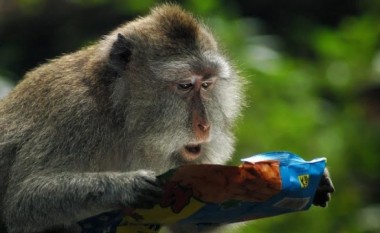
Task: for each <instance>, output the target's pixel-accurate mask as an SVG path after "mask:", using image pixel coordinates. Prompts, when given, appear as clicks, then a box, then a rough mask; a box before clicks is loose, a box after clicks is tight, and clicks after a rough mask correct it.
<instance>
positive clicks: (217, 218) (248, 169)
mask: <svg viewBox="0 0 380 233" xmlns="http://www.w3.org/2000/svg"><path fill="white" fill-rule="evenodd" d="M242 162H243V163H242V164H241V165H240V166H225V165H211V164H197V165H184V166H181V167H178V168H175V169H172V170H169V171H168V172H166V173H164V174H163V175H161V176H159V177H158V178H159V179H161V180H162V182H163V184H164V185H163V189H164V196H163V198H162V199H161V201H160V203H157V205H155V206H154V207H152V208H151V209H124V210H115V211H112V212H107V213H103V214H100V215H98V216H94V217H92V218H89V219H86V220H83V221H80V222H79V223H78V224H79V225H80V227H81V228H82V233H154V232H158V231H159V229H160V227H161V226H162V225H167V224H173V223H180V224H193V225H197V226H198V228H199V229H202V228H203V227H208V226H210V225H213V224H221V223H223V224H225V223H233V222H242V221H248V220H252V219H258V218H264V217H270V216H276V215H279V214H284V213H289V212H295V211H302V210H307V209H308V208H309V207H310V206H311V204H312V201H313V198H314V195H315V192H316V189H317V187H318V184H319V181H320V179H321V176H322V174H323V171H324V168H325V167H326V159H325V158H318V159H314V160H312V161H304V160H303V159H302V158H300V157H298V156H297V155H295V154H292V153H290V152H269V153H263V154H259V155H256V156H252V157H249V158H245V159H242Z"/></svg>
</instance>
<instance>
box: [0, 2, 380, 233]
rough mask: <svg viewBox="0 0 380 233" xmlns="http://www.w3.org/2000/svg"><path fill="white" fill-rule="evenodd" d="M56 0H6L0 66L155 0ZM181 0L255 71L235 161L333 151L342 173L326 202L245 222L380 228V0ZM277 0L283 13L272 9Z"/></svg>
mask: <svg viewBox="0 0 380 233" xmlns="http://www.w3.org/2000/svg"><path fill="white" fill-rule="evenodd" d="M51 2H52V1H50V2H49V1H44V0H18V1H6V0H0V76H3V77H8V78H10V79H13V80H17V79H19V78H20V76H21V74H22V73H24V72H25V71H26V70H27V69H30V68H32V67H34V66H36V65H37V64H39V63H42V62H43V61H44V59H47V58H52V57H54V56H58V55H59V54H60V53H62V52H70V51H72V50H75V49H77V48H78V47H80V46H83V45H85V44H88V43H91V42H92V41H94V40H95V39H96V38H98V37H99V36H100V35H102V34H104V33H106V32H107V31H109V30H111V29H112V28H113V27H115V26H116V25H118V24H119V23H121V22H123V21H124V20H125V19H130V18H133V17H135V16H136V15H139V14H143V13H145V12H146V11H147V9H148V8H150V7H151V6H152V5H154V4H156V3H157V2H155V1H153V0H146V1H122V0H115V1H106V0H71V1H69V0H67V1H64V0H61V1H56V2H54V4H52V3H51ZM178 2H179V3H181V4H182V5H183V6H184V7H185V8H186V9H189V10H191V11H193V12H194V13H195V14H197V15H199V16H202V17H204V18H205V21H206V23H207V24H208V25H209V26H210V28H211V29H212V30H213V31H214V32H215V34H216V35H217V37H218V38H219V41H220V42H221V44H222V46H223V47H224V49H225V51H227V52H226V53H227V54H229V56H230V58H231V60H232V61H234V64H235V65H236V66H237V67H238V68H239V69H240V70H241V75H242V76H243V77H245V78H246V79H248V81H249V85H248V86H247V87H246V93H247V102H248V103H247V104H248V107H247V108H246V110H245V111H244V116H243V117H242V118H241V119H240V121H239V125H238V126H237V138H238V143H237V146H236V148H237V151H236V156H235V158H234V160H233V161H232V162H231V163H235V164H236V163H238V160H239V158H241V157H246V156H249V155H251V154H254V153H258V152H263V151H273V150H289V151H292V152H295V153H298V154H300V155H302V156H303V157H304V158H306V159H311V158H313V157H318V156H325V157H327V158H328V165H329V167H330V171H331V175H332V177H333V179H334V182H335V185H336V190H337V192H336V193H335V194H334V195H333V200H332V202H331V203H330V205H329V208H327V209H321V208H316V207H314V208H311V209H310V211H308V212H303V213H294V214H288V215H283V216H279V217H274V218H268V219H262V220H257V221H253V222H251V223H248V224H246V225H245V226H243V227H242V228H241V229H240V230H237V231H236V232H252V233H254V232H284V233H286V232H289V233H290V232H292V233H293V232H305V231H307V232H334V233H335V232H338V233H351V232H352V233H355V232H367V233H370V232H380V226H379V223H378V222H379V221H378V216H379V212H380V191H379V188H378V184H380V172H379V170H380V156H379V155H380V14H378V12H379V9H380V3H379V1H360V3H359V2H355V1H343V2H344V3H342V1H330V2H327V1H321V2H319V3H318V4H319V5H318V7H319V8H316V9H315V11H313V9H314V8H315V7H314V5H315V4H316V3H315V2H314V3H311V2H310V1H306V2H308V3H306V2H302V1H297V0H293V1H290V2H289V4H288V5H286V6H283V5H282V4H281V5H279V6H278V7H277V8H276V7H275V5H274V6H273V4H270V3H273V2H272V1H267V2H266V3H264V1H257V5H256V6H255V1H250V3H248V1H222V0H210V1H202V0H194V1H190V0H182V1H178ZM252 2H253V4H252V5H253V6H252V7H251V6H250V4H251V3H252ZM287 2H288V1H287ZM301 2H302V3H301ZM297 4H298V5H297ZM308 4H309V5H308ZM313 4H314V5H313ZM324 4H325V5H324ZM329 4H330V5H329ZM331 4H336V5H333V6H331ZM339 4H341V5H342V6H343V5H344V6H345V7H342V8H339ZM345 4H346V5H345ZM297 6H299V9H298V8H297ZM282 7H283V8H284V9H283V8H282ZM287 7H288V8H287ZM334 7H335V8H334ZM47 9H50V10H51V11H49V10H47ZM302 9H304V11H303V10H302ZM331 9H340V11H333V10H331ZM342 9H346V10H342ZM281 10H282V11H281ZM280 11H281V12H282V13H281V15H280V16H279V17H282V18H283V19H284V20H283V21H279V20H275V19H274V18H275V17H274V16H273V15H271V14H275V13H276V14H278V12H280ZM52 12H54V13H52ZM250 12H251V14H250ZM260 12H268V14H267V15H265V14H263V13H260ZM294 12H301V13H297V14H294ZM302 12H303V13H302ZM1 15H2V16H1ZM258 16H260V17H258ZM104 19H107V20H104ZM285 19H286V20H285ZM25 25H27V26H26V27H27V28H25ZM58 25H59V26H58ZM28 28H29V29H31V31H28ZM25 58H28V59H26V60H25ZM0 78H1V77H0ZM0 85H1V87H3V89H5V87H6V84H5V82H0ZM1 90H2V88H0V91H1Z"/></svg>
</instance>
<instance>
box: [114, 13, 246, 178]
mask: <svg viewBox="0 0 380 233" xmlns="http://www.w3.org/2000/svg"><path fill="white" fill-rule="evenodd" d="M137 28H138V30H136V29H137ZM127 29H128V30H126V32H125V33H124V34H125V35H126V36H123V35H121V34H118V35H117V36H116V35H114V38H117V39H116V41H115V42H114V43H113V46H112V48H111V50H110V56H109V58H110V62H109V63H110V64H111V65H112V67H116V68H117V69H118V71H119V72H120V77H119V78H118V79H117V81H116V84H115V86H114V87H115V89H114V93H113V95H112V98H113V100H114V101H115V107H117V108H119V109H121V111H122V112H123V114H124V115H125V118H126V121H125V122H126V124H125V128H124V131H125V134H127V135H128V142H126V143H127V147H128V148H127V150H128V153H132V154H133V155H132V156H133V157H137V158H139V157H144V158H143V159H140V161H144V162H141V164H140V162H139V161H137V160H134V161H132V163H136V164H132V165H131V166H132V167H134V168H138V167H145V168H151V169H153V170H157V168H159V169H161V170H160V171H165V169H168V168H170V167H173V166H178V165H180V164H184V163H224V162H225V161H226V160H227V159H228V158H229V157H230V155H231V154H232V152H233V142H234V138H233V134H232V133H231V128H232V126H233V123H234V121H235V119H236V117H237V116H238V115H239V113H240V109H241V105H242V100H241V96H242V91H241V87H242V81H241V80H240V79H239V78H238V76H237V75H236V73H235V72H234V70H233V69H232V67H231V66H230V65H229V63H228V62H227V60H226V59H225V58H224V57H223V56H222V55H221V54H220V53H219V52H218V48H217V44H216V42H215V40H214V38H213V36H212V35H211V34H210V33H209V32H208V31H207V30H206V29H205V28H203V27H202V25H201V24H199V23H198V22H197V21H196V20H195V19H194V18H193V17H192V16H191V15H188V14H182V13H180V14H178V12H177V13H174V14H173V17H170V18H168V17H166V16H164V15H163V14H161V13H157V14H156V13H154V12H153V16H151V17H148V18H143V19H141V20H138V21H136V22H134V23H132V24H130V25H127ZM110 38H111V37H110ZM168 161H169V162H168ZM142 163H144V164H142ZM147 163H149V164H147Z"/></svg>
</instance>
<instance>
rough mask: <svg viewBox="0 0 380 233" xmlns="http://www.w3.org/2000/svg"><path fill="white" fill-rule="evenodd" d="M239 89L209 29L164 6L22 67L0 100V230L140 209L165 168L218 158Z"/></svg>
mask: <svg viewBox="0 0 380 233" xmlns="http://www.w3.org/2000/svg"><path fill="white" fill-rule="evenodd" d="M243 84H244V81H243V80H242V79H241V78H240V77H239V76H238V75H237V73H236V71H235V70H234V68H233V67H232V66H231V65H230V64H229V62H228V60H227V59H226V58H225V57H224V56H223V54H222V53H221V52H220V50H219V49H218V45H217V42H216V41H215V39H214V37H213V36H212V34H211V33H210V31H209V30H208V29H207V28H206V27H205V26H204V25H203V24H202V23H200V22H199V21H198V20H197V19H196V18H194V17H193V16H192V15H191V14H189V13H187V12H185V11H183V10H182V9H181V8H180V7H178V6H176V5H171V4H165V5H162V6H159V7H157V8H155V9H153V10H152V11H151V13H150V14H149V15H148V16H146V17H143V18H138V19H136V20H134V21H131V22H128V23H126V24H124V25H122V26H121V27H119V28H117V29H116V30H114V31H113V32H111V33H110V34H108V35H107V36H105V37H104V38H103V39H102V40H100V41H99V42H97V43H95V44H93V45H91V46H89V47H87V48H84V49H82V50H79V51H78V52H74V53H72V54H68V55H64V56H62V57H60V58H58V59H54V60H51V61H50V62H48V63H46V64H44V65H41V66H39V67H38V68H36V69H34V70H32V71H30V72H28V73H27V74H26V75H25V78H24V79H23V81H22V82H20V83H19V84H18V85H17V86H16V87H15V89H14V90H13V91H12V92H11V93H10V94H9V95H8V96H7V97H6V98H5V99H3V100H2V101H1V102H0V132H1V133H0V174H1V175H0V201H1V202H0V229H1V232H2V233H4V232H8V233H37V232H75V223H76V222H77V221H79V220H81V219H84V218H86V217H89V216H92V215H96V214H99V213H101V212H104V211H108V210H112V209H117V208H122V207H126V206H128V207H133V208H144V207H148V206H151V205H152V203H154V202H156V201H157V200H158V199H159V198H160V197H161V195H162V190H161V188H160V184H159V182H158V181H157V180H156V175H158V174H160V173H162V172H164V171H166V170H168V169H170V168H173V167H176V166H179V165H182V164H190V163H193V164H194V163H214V164H223V163H225V162H226V161H227V160H228V159H229V158H230V156H231V154H232V152H233V150H234V137H233V134H232V132H231V129H232V127H233V125H234V122H235V120H236V118H237V117H238V116H239V114H240V111H241V108H242V102H243V101H242V86H243ZM325 178H326V179H327V180H329V179H328V176H325ZM329 192H330V191H329V189H328V190H327V191H326V190H323V191H321V193H320V194H319V196H318V197H319V201H318V203H316V204H319V205H324V204H325V203H326V202H327V200H328V196H329ZM321 200H322V201H321ZM172 229H180V230H179V231H180V232H184V230H183V228H181V227H178V226H174V227H173V228H172ZM188 229H190V228H188Z"/></svg>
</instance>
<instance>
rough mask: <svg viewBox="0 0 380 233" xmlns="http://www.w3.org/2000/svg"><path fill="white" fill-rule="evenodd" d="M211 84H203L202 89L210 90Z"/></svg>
mask: <svg viewBox="0 0 380 233" xmlns="http://www.w3.org/2000/svg"><path fill="white" fill-rule="evenodd" d="M211 84H212V83H211V82H203V83H202V88H203V89H205V90H206V89H207V88H209V87H210V86H211Z"/></svg>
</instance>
